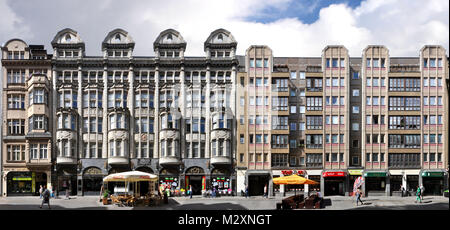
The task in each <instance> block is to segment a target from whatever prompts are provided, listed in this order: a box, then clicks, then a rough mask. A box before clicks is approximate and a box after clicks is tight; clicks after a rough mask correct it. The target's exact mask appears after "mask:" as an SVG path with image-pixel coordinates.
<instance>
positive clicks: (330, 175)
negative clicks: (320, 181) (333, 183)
mask: <svg viewBox="0 0 450 230" xmlns="http://www.w3.org/2000/svg"><path fill="white" fill-rule="evenodd" d="M322 176H323V177H343V176H345V172H324V173H322Z"/></svg>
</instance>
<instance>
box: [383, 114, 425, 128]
mask: <svg viewBox="0 0 450 230" xmlns="http://www.w3.org/2000/svg"><path fill="white" fill-rule="evenodd" d="M389 129H420V116H389Z"/></svg>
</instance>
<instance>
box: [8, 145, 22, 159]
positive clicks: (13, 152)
mask: <svg viewBox="0 0 450 230" xmlns="http://www.w3.org/2000/svg"><path fill="white" fill-rule="evenodd" d="M6 160H7V161H25V145H6Z"/></svg>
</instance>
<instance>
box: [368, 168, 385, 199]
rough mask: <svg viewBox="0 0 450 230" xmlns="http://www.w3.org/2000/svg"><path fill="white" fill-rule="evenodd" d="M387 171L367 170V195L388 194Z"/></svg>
mask: <svg viewBox="0 0 450 230" xmlns="http://www.w3.org/2000/svg"><path fill="white" fill-rule="evenodd" d="M386 178H387V173H386V172H382V171H381V172H380V171H375V172H365V173H364V180H365V183H364V186H365V188H364V191H365V195H366V196H386Z"/></svg>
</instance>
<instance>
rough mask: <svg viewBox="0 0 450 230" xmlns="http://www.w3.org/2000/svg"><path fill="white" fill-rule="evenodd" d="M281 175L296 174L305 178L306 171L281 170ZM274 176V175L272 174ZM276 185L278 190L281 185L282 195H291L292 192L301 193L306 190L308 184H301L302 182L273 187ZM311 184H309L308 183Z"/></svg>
mask: <svg viewBox="0 0 450 230" xmlns="http://www.w3.org/2000/svg"><path fill="white" fill-rule="evenodd" d="M281 175H282V176H290V175H298V176H301V177H305V178H306V171H305V170H281ZM274 178H275V175H274ZM275 186H277V190H278V191H279V190H280V187H281V192H283V193H284V196H291V195H294V194H303V193H304V192H305V191H306V190H305V189H306V186H308V185H303V184H299V185H288V184H287V185H275V184H274V187H275ZM309 186H311V185H309Z"/></svg>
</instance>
